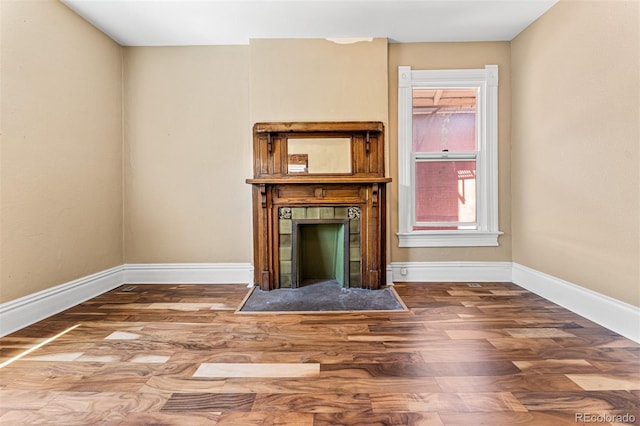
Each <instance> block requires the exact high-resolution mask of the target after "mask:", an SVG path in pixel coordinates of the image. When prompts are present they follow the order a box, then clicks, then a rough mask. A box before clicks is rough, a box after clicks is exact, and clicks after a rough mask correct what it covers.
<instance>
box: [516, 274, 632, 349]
mask: <svg viewBox="0 0 640 426" xmlns="http://www.w3.org/2000/svg"><path fill="white" fill-rule="evenodd" d="M512 269H513V273H512V279H513V283H514V284H516V285H518V286H520V287H522V288H525V289H527V290H529V291H531V292H532V293H535V294H537V295H538V296H541V297H544V298H545V299H547V300H550V301H551V302H553V303H555V304H557V305H560V306H562V307H564V308H566V309H569V310H570V311H572V312H575V313H576V314H578V315H580V316H582V317H584V318H587V319H588V320H591V321H593V322H595V323H596V324H600V325H601V326H603V327H606V328H608V329H609V330H612V331H615V332H616V333H618V334H620V335H622V336H624V337H626V338H628V339H631V340H633V341H635V342H638V343H640V308H638V307H635V306H632V305H629V304H627V303H624V302H621V301H619V300H616V299H613V298H611V297H609V296H605V295H604V294H600V293H597V292H595V291H592V290H589V289H586V288H584V287H580V286H578V285H576V284H573V283H570V282H568V281H564V280H562V279H560V278H556V277H554V276H551V275H548V274H545V273H543V272H540V271H536V270H535V269H531V268H529V267H526V266H524V265H520V264H518V263H515V262H514V263H513V268H512Z"/></svg>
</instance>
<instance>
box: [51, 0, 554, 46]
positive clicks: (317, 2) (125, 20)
mask: <svg viewBox="0 0 640 426" xmlns="http://www.w3.org/2000/svg"><path fill="white" fill-rule="evenodd" d="M62 2H63V3H64V4H66V5H67V6H68V7H70V8H71V9H73V10H74V11H75V12H77V13H78V14H79V15H80V16H82V17H84V18H85V19H86V20H87V21H89V22H91V23H92V24H93V25H95V26H96V27H98V28H99V29H101V30H102V31H103V32H105V33H106V34H108V35H109V36H110V37H111V38H113V39H114V40H115V41H116V42H118V43H119V44H121V45H123V46H185V45H187V46H188V45H226V44H248V43H249V40H250V39H252V38H254V39H256V38H334V39H340V40H337V41H338V42H348V40H346V39H348V38H352V37H358V38H361V37H364V38H370V37H385V38H388V39H389V41H390V42H392V43H393V42H401V43H410V42H421V41H426V42H444V41H509V40H512V39H513V38H514V37H515V36H517V35H518V34H519V33H520V32H521V31H522V30H524V29H525V28H526V27H527V26H528V25H529V24H531V23H532V22H533V21H535V20H536V19H537V18H538V17H540V15H542V14H543V13H544V12H546V11H547V10H548V9H549V8H551V7H552V6H553V5H554V4H555V3H556V2H557V0H413V1H404V0H395V1H394V0H368V1H367V0H344V1H338V0H288V1H282V0H235V1H230V0H226V1H224V0H62Z"/></svg>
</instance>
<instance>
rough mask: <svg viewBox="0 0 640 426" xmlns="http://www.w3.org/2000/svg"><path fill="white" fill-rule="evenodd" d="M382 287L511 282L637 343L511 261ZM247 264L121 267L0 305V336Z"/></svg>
mask: <svg viewBox="0 0 640 426" xmlns="http://www.w3.org/2000/svg"><path fill="white" fill-rule="evenodd" d="M386 273H387V283H388V284H392V283H393V282H403V281H406V282H412V281H413V282H513V283H515V284H517V285H519V286H520V287H523V288H525V289H527V290H529V291H531V292H533V293H535V294H537V295H539V296H542V297H544V298H545V299H547V300H549V301H551V302H553V303H556V304H558V305H560V306H562V307H564V308H567V309H569V310H571V311H573V312H575V313H577V314H578V315H581V316H583V317H585V318H587V319H589V320H591V321H593V322H595V323H597V324H600V325H602V326H603V327H606V328H608V329H610V330H612V331H615V332H616V333H618V334H620V335H622V336H624V337H627V338H629V339H631V340H633V341H635V342H638V343H640V308H638V307H635V306H632V305H629V304H626V303H624V302H621V301H619V300H616V299H613V298H611V297H608V296H605V295H603V294H600V293H596V292H594V291H591V290H588V289H585V288H583V287H580V286H578V285H575V284H573V283H570V282H568V281H564V280H561V279H559V278H556V277H553V276H551V275H547V274H545V273H542V272H539V271H536V270H534V269H531V268H528V267H526V266H523V265H520V264H518V263H512V262H392V263H391V264H389V265H388V266H387V270H386ZM252 282H253V266H252V265H251V264H249V263H175V264H166V263H160V264H125V265H120V266H117V267H114V268H111V269H107V270H105V271H101V272H98V273H95V274H92V275H88V276H86V277H83V278H79V279H77V280H73V281H70V282H68V283H65V284H61V285H59V286H56V287H52V288H50V289H46V290H43V291H40V292H38V293H34V294H31V295H28V296H25V297H22V298H20V299H16V300H12V301H10V302H6V303H3V304H0V337H2V336H5V335H7V334H9V333H13V332H14V331H17V330H19V329H21V328H24V327H26V326H28V325H31V324H33V323H35V322H38V321H40V320H43V319H45V318H47V317H50V316H52V315H55V314H57V313H59V312H62V311H64V310H65V309H69V308H71V307H73V306H75V305H77V304H79V303H82V302H84V301H86V300H88V299H91V298H92V297H96V296H98V295H100V294H102V293H105V292H107V291H110V290H113V289H114V288H116V287H118V286H120V285H123V284H125V283H127V284H176V283H180V284H223V283H229V284H236V283H241V284H247V283H248V284H251V283H252Z"/></svg>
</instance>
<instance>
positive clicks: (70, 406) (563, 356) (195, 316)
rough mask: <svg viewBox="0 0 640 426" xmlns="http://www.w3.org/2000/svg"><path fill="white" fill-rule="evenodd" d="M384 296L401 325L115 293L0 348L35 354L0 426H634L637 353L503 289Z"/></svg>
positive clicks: (226, 295) (11, 384)
mask: <svg viewBox="0 0 640 426" xmlns="http://www.w3.org/2000/svg"><path fill="white" fill-rule="evenodd" d="M395 289H396V291H397V292H398V294H399V295H400V296H401V297H402V299H403V300H404V302H405V304H406V305H407V307H408V308H410V310H409V311H408V312H395V313H389V312H386V313H330V314H304V315H299V314H255V315H252V314H236V313H235V312H234V311H235V310H236V308H237V307H238V306H239V304H240V303H241V301H242V299H243V298H244V296H245V295H246V294H247V292H248V289H247V288H246V287H245V286H243V285H135V286H127V285H125V286H122V287H120V288H118V289H116V290H114V291H112V292H109V293H106V294H104V295H102V296H100V297H97V298H95V299H92V300H90V301H88V302H86V303H83V304H81V305H78V306H76V307H75V308H73V309H70V310H68V311H65V312H63V313H61V314H59V315H56V316H54V317H51V318H49V319H47V320H45V321H42V322H40V323H37V324H35V325H33V326H31V327H28V328H26V329H23V330H21V331H19V332H17V333H14V334H12V335H10V336H7V337H4V338H2V339H0V344H1V350H0V362H3V361H6V360H9V359H11V358H12V357H14V356H17V355H19V354H21V353H23V352H24V351H26V350H28V349H30V348H31V349H33V348H36V349H35V350H33V351H32V352H30V353H28V354H26V355H24V356H23V357H22V358H19V359H17V360H15V361H13V362H11V363H9V364H8V365H6V366H4V367H3V368H1V369H0V424H2V425H5V424H6V425H32V424H55V425H75V424H81V425H99V424H104V425H181V426H182V425H188V426H191V425H200V424H202V425H215V424H221V425H243V426H244V425H273V424H276V425H300V426H304V425H341V424H344V425H368V426H369V425H465V426H467V425H479V424H487V425H518V424H530V425H554V426H555V425H576V424H639V422H640V345H638V344H636V343H634V342H632V341H630V340H627V339H625V338H622V337H620V336H619V335H617V334H615V333H613V332H611V331H608V330H607V329H604V328H602V327H600V326H598V325H595V324H593V323H591V322H590V321H587V320H585V319H583V318H581V317H579V316H577V315H575V314H573V313H571V312H569V311H567V310H565V309H563V308H561V307H559V306H557V305H554V304H552V303H550V302H548V301H546V300H544V299H542V298H540V297H537V296H535V295H533V294H532V293H529V292H527V291H525V290H523V289H521V288H519V287H517V286H515V285H513V284H510V283H482V284H480V286H479V287H474V286H470V285H467V284H465V283H428V284H421V283H406V284H397V285H396V286H395ZM74 326H75V328H73V329H71V330H69V329H70V328H71V327H74ZM65 331H67V332H66V333H64V334H62V335H59V336H58V337H57V338H55V339H53V340H51V341H48V339H51V338H52V337H54V336H56V335H58V334H59V333H62V332H65ZM43 343H44V344H43ZM39 344H43V345H42V346H41V347H36V345H39Z"/></svg>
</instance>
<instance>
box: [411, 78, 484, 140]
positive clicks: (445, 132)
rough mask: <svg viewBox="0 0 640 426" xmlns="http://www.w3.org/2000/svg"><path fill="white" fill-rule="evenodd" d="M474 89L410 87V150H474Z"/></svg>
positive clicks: (475, 95) (475, 94)
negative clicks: (411, 107)
mask: <svg viewBox="0 0 640 426" xmlns="http://www.w3.org/2000/svg"><path fill="white" fill-rule="evenodd" d="M476 104H477V91H476V89H424V88H415V89H413V152H442V151H451V152H460V151H475V150H476Z"/></svg>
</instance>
